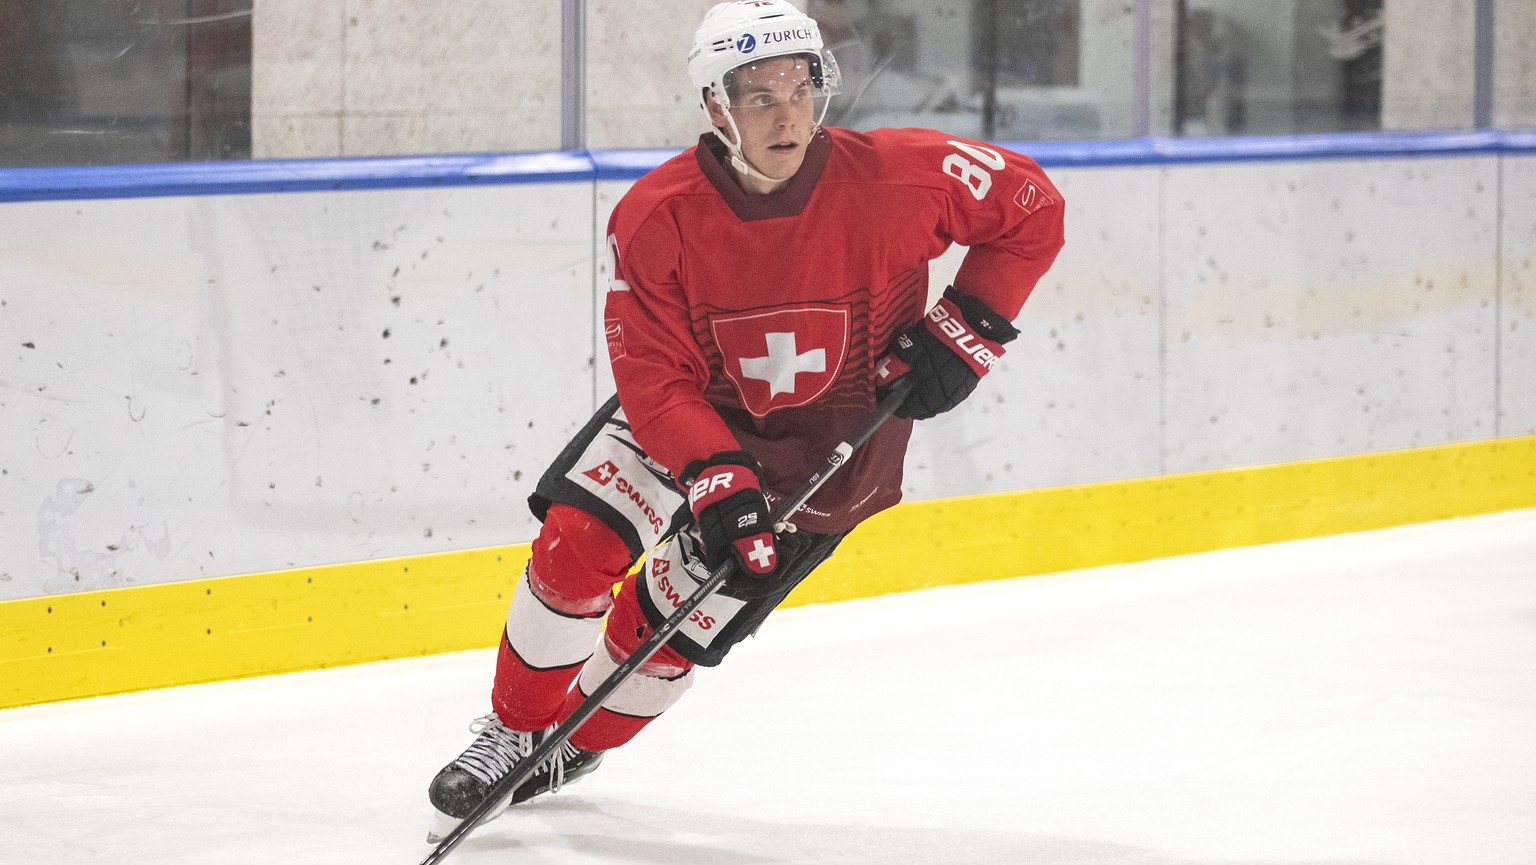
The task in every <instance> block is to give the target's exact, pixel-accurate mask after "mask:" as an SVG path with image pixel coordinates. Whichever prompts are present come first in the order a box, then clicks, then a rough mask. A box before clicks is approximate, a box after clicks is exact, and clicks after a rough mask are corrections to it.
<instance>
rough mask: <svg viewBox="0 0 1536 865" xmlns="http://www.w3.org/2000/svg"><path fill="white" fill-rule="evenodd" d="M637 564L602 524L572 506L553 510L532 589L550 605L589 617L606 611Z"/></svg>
mask: <svg viewBox="0 0 1536 865" xmlns="http://www.w3.org/2000/svg"><path fill="white" fill-rule="evenodd" d="M633 564H634V558H633V557H632V556H631V555H630V552H629V546H628V545H627V544H625V543H624V540H623V539H622V538H620V537H619V535H618V533H616V532H615V531H614V530H613V529H611V528H609V527H608V526H607V525H605V524H604V523H603V521H602V520H599V519H597V518H596V517H594V516H592V515H591V514H589V513H587V512H586V511H583V510H580V509H578V508H573V507H570V506H569V505H559V504H557V505H551V506H550V508H549V513H548V514H547V515H546V516H545V517H544V526H543V528H541V529H540V530H539V536H538V538H536V539H535V540H534V542H533V557H532V560H531V562H530V568H529V574H528V576H529V583H530V584H531V585H532V586H533V589H534V591H535V592H537V593H538V595H539V596H540V597H541V598H543V599H544V600H545V601H546V602H548V603H550V604H551V605H553V606H555V607H557V608H559V609H561V610H563V611H566V612H572V613H589V612H593V611H594V610H592V609H590V608H591V605H592V604H593V603H597V604H599V605H600V607H601V608H603V609H606V607H607V604H608V603H609V602H610V599H611V598H612V594H613V587H614V585H615V584H617V583H618V582H620V581H621V580H623V579H624V575H625V574H627V573H628V572H629V568H630V566H631V565H633Z"/></svg>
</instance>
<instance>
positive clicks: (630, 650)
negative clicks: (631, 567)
mask: <svg viewBox="0 0 1536 865" xmlns="http://www.w3.org/2000/svg"><path fill="white" fill-rule="evenodd" d="M637 589H638V584H637V582H636V580H635V578H634V577H630V578H629V579H627V580H625V581H624V586H623V588H621V589H620V590H619V596H618V599H617V600H616V601H615V603H614V605H613V612H611V613H609V614H608V629H607V631H606V632H605V634H604V639H605V640H606V641H607V643H608V646H609V649H610V650H611V651H612V653H613V654H614V656H615V657H619V658H627V657H629V656H630V655H632V654H634V651H635V649H638V648H639V647H640V644H641V643H643V642H645V640H646V639H647V638H648V637H650V636H651V630H652V626H651V623H650V622H649V621H648V620H647V619H646V616H645V613H644V612H642V611H641V609H640V602H639V597H638V595H637ZM692 667H693V662H692V661H689V660H688V659H687V658H684V657H683V656H682V655H680V654H678V653H677V650H675V649H673V648H672V647H671V646H662V647H661V648H660V649H659V650H658V651H657V652H656V654H654V655H652V656H651V658H650V660H648V661H646V662H645V664H643V665H642V666H641V667H640V672H641V673H643V674H645V675H647V676H658V677H661V678H668V679H670V678H675V677H677V676H680V675H682V674H683V673H686V672H688V670H689V669H691V668H692Z"/></svg>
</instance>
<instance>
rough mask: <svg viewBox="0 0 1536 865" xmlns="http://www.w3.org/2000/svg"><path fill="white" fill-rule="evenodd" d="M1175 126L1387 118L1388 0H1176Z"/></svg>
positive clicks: (1234, 130)
mask: <svg viewBox="0 0 1536 865" xmlns="http://www.w3.org/2000/svg"><path fill="white" fill-rule="evenodd" d="M1175 14H1176V20H1177V23H1178V40H1177V42H1176V46H1177V56H1176V59H1175V66H1176V76H1177V82H1176V87H1175V89H1174V94H1175V95H1174V99H1175V104H1174V131H1175V133H1176V134H1180V135H1243V134H1260V135H1286V134H1293V133H1307V132H1338V131H1352V130H1368V129H1377V128H1379V127H1380V125H1381V87H1382V81H1381V46H1382V38H1383V36H1384V29H1383V27H1384V25H1383V20H1382V0H1273V2H1268V3H1265V4H1254V3H1250V2H1247V0H1177V3H1176V13H1175Z"/></svg>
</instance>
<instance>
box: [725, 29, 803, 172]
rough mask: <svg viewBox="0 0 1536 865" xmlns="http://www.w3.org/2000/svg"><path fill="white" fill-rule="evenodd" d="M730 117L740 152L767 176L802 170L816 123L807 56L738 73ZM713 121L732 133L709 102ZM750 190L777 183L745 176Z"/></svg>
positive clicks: (777, 60)
mask: <svg viewBox="0 0 1536 865" xmlns="http://www.w3.org/2000/svg"><path fill="white" fill-rule="evenodd" d="M735 78H736V80H735V85H734V86H733V87H732V88H731V92H730V97H731V117H732V118H733V119H735V121H736V129H737V130H738V131H739V132H740V133H741V141H740V142H739V143H740V144H741V152H742V155H743V156H745V157H746V158H747V162H749V163H751V164H752V166H753V167H754V168H756V169H757V170H758V171H760V172H762V173H763V174H766V175H768V176H769V177H780V178H787V177H790V176H792V175H793V174H794V173H795V172H796V171H799V170H800V163H802V162H804V161H805V148H806V145H808V144H809V143H810V140H811V132H812V131H813V127H814V126H815V123H816V117H815V114H816V108H815V102H816V100H815V98H814V97H815V95H816V93H815V90H814V89H813V88H812V87H811V71H810V68H809V67H808V66H807V65H806V62H805V60H804V58H799V57H772V58H769V59H768V60H764V61H762V62H761V63H752V64H748V65H746V66H742V67H738V68H737V69H736V70H735ZM709 109H710V117H711V118H712V119H714V120H715V121H716V125H717V126H721V127H724V129H725V134H726V135H727V136H729V135H731V128H730V124H728V123H726V121H725V115H724V112H723V111H722V110H721V109H720V106H719V105H716V104H715V103H714V102H710V103H709ZM741 181H742V184H743V185H744V186H745V187H746V188H747V190H748V191H749V192H771V191H773V189H774V188H776V187H777V186H778V185H779V184H773V183H769V182H767V181H764V180H762V179H761V178H756V177H743V178H741Z"/></svg>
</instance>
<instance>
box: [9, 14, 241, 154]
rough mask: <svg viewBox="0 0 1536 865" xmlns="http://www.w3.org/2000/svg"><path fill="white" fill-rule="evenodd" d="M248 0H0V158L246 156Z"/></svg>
mask: <svg viewBox="0 0 1536 865" xmlns="http://www.w3.org/2000/svg"><path fill="white" fill-rule="evenodd" d="M250 116H251V0H0V165H6V166H30V165H102V164H119V163H133V162H177V161H185V160H222V159H246V158H249V157H250V153H251V134H250Z"/></svg>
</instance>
